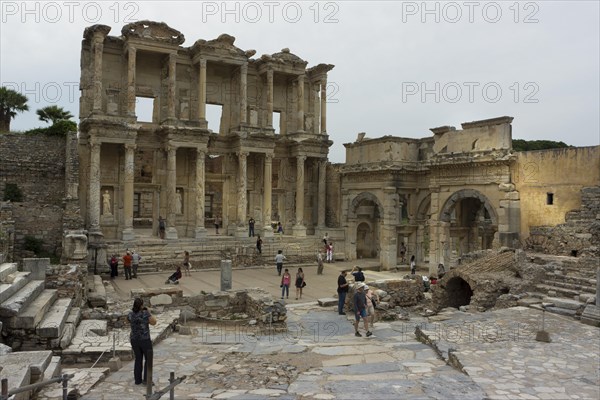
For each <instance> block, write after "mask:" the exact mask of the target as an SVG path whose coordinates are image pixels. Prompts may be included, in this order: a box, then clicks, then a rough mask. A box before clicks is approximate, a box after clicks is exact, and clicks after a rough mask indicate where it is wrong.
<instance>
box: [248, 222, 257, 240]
mask: <svg viewBox="0 0 600 400" xmlns="http://www.w3.org/2000/svg"><path fill="white" fill-rule="evenodd" d="M254 223H255V221H254V218H252V217H250V220H249V221H248V237H254Z"/></svg>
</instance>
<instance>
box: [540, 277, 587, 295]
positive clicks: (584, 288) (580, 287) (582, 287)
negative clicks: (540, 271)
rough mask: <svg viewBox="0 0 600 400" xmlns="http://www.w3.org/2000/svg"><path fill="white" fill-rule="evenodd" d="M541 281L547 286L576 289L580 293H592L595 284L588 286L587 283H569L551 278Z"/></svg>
mask: <svg viewBox="0 0 600 400" xmlns="http://www.w3.org/2000/svg"><path fill="white" fill-rule="evenodd" d="M543 283H544V284H545V285H548V286H554V287H556V288H562V289H570V290H575V291H578V292H580V293H590V294H594V293H596V286H595V285H594V286H589V285H580V284H577V283H570V282H557V281H553V280H548V279H546V280H544V281H543Z"/></svg>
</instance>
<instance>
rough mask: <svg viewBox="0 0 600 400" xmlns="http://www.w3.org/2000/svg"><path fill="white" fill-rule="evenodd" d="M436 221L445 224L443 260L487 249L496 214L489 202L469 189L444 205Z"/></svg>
mask: <svg viewBox="0 0 600 400" xmlns="http://www.w3.org/2000/svg"><path fill="white" fill-rule="evenodd" d="M440 221H442V222H445V223H447V230H448V231H447V232H446V237H447V238H448V241H447V242H446V244H445V248H444V252H445V253H448V254H444V259H449V258H455V257H460V256H461V255H462V254H464V253H470V252H472V251H476V250H485V249H491V248H492V243H493V241H494V235H495V234H496V232H497V231H498V214H497V213H496V210H495V208H494V206H493V205H492V204H491V202H490V201H489V199H488V198H487V197H486V196H485V195H483V194H482V193H480V192H478V191H477V190H473V189H464V190H459V191H458V192H456V193H454V194H452V196H450V197H449V198H448V200H446V202H445V203H444V206H443V207H442V211H441V212H440Z"/></svg>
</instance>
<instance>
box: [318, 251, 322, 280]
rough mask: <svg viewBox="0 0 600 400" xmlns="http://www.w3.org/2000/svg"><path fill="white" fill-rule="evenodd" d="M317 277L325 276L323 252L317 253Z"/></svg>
mask: <svg viewBox="0 0 600 400" xmlns="http://www.w3.org/2000/svg"><path fill="white" fill-rule="evenodd" d="M317 275H323V252H322V251H321V250H319V251H317Z"/></svg>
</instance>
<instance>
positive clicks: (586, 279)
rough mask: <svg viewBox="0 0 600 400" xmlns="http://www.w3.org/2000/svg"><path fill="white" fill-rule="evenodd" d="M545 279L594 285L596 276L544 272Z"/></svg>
mask: <svg viewBox="0 0 600 400" xmlns="http://www.w3.org/2000/svg"><path fill="white" fill-rule="evenodd" d="M546 279H547V280H551V281H555V282H567V283H575V284H579V285H584V286H594V287H596V276H595V275H594V276H583V275H563V274H546Z"/></svg>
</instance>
